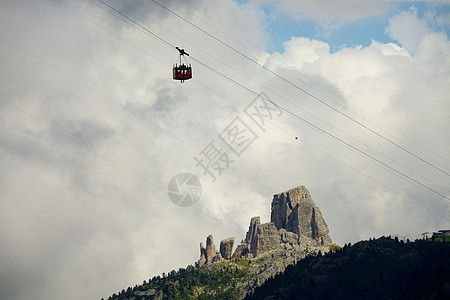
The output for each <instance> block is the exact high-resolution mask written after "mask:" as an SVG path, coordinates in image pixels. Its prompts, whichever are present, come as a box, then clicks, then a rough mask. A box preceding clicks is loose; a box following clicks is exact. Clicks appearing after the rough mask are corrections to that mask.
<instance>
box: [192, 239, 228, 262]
mask: <svg viewBox="0 0 450 300" xmlns="http://www.w3.org/2000/svg"><path fill="white" fill-rule="evenodd" d="M221 259H222V256H221V255H220V253H219V252H218V251H216V247H215V246H214V238H213V236H212V234H210V235H208V237H207V238H206V248H205V247H203V243H200V259H199V260H198V262H197V263H198V265H200V266H202V265H204V264H209V263H212V262H216V261H220V260H221Z"/></svg>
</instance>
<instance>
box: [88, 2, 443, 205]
mask: <svg viewBox="0 0 450 300" xmlns="http://www.w3.org/2000/svg"><path fill="white" fill-rule="evenodd" d="M89 1H90V2H91V0H89ZM98 1H99V2H101V3H103V4H104V5H106V6H107V7H109V8H110V9H112V10H113V11H115V12H116V13H118V14H120V15H121V16H123V17H124V18H126V19H127V20H129V21H131V22H132V23H133V24H135V25H137V26H138V27H139V28H141V29H143V30H144V31H145V32H147V33H149V34H150V35H151V36H152V37H155V36H156V37H157V40H159V41H163V42H164V44H166V45H169V46H170V47H173V48H175V46H174V45H172V44H171V43H169V42H167V41H166V40H164V39H163V38H161V37H160V36H158V35H156V34H155V33H153V32H151V31H150V30H148V29H147V28H146V27H144V26H142V25H141V24H139V23H138V22H136V21H135V20H133V19H131V18H130V17H128V16H126V15H125V14H124V13H122V12H120V11H119V10H117V9H116V8H114V7H112V6H110V5H109V4H108V3H105V2H104V1H103V0H98ZM153 1H154V0H153ZM190 57H191V59H192V60H194V61H196V62H198V63H199V64H201V65H203V66H204V67H206V68H208V69H210V70H211V71H213V72H215V73H217V74H219V75H220V76H222V77H224V78H226V79H228V80H229V81H231V82H233V83H235V84H236V85H238V86H240V87H242V88H243V89H245V90H247V91H248V92H250V93H252V94H254V95H256V96H259V94H258V93H257V92H255V91H253V90H251V89H250V88H248V87H246V86H244V85H243V84H241V83H239V82H237V81H236V80H234V79H232V78H231V77H229V76H227V75H225V74H223V73H221V72H220V71H217V70H216V69H214V68H212V67H210V66H209V65H207V64H205V63H203V62H201V61H199V60H197V59H196V58H195V57H193V56H192V55H190ZM262 98H264V97H262ZM264 99H265V100H266V101H268V102H270V103H272V104H273V105H274V106H276V107H278V108H279V109H281V110H283V111H285V112H286V113H287V114H289V115H290V116H292V117H294V118H295V119H298V120H300V121H302V122H303V123H305V124H307V125H309V126H310V127H312V128H314V129H316V130H318V131H319V132H321V133H323V134H325V135H327V136H329V137H331V138H332V139H334V140H337V141H339V142H341V143H342V144H344V145H346V146H347V147H349V148H351V149H353V150H354V151H356V152H358V153H360V154H362V155H364V156H366V157H367V158H370V159H371V160H372V161H375V162H377V163H379V164H381V165H382V166H384V167H386V168H388V169H389V170H391V171H393V172H394V173H397V174H398V175H401V176H402V177H403V178H406V179H408V180H409V181H410V182H413V183H415V184H416V185H417V186H418V187H419V188H421V189H422V190H424V191H428V192H431V195H434V196H440V197H442V198H443V199H445V200H450V198H448V197H447V196H445V195H443V194H442V193H440V192H438V191H436V190H434V189H432V188H430V187H428V186H427V185H425V184H423V183H421V182H419V181H417V180H416V179H414V178H412V177H410V176H408V175H406V174H404V173H403V172H401V171H399V170H397V169H395V168H393V167H391V166H389V165H388V164H386V163H384V162H382V161H380V160H379V159H377V158H375V157H373V156H372V155H370V154H368V153H366V152H364V151H362V150H360V149H358V148H357V147H355V146H353V145H351V144H349V143H347V142H345V141H344V140H342V139H340V138H338V137H336V136H335V135H333V134H331V133H329V132H327V131H325V130H323V129H322V128H320V127H318V126H317V125H315V124H313V123H311V122H309V121H307V120H306V119H304V118H301V117H300V116H298V115H296V114H295V113H293V112H291V111H289V110H287V109H285V108H284V107H282V106H280V105H279V104H277V103H274V102H273V101H272V100H271V99H268V98H264Z"/></svg>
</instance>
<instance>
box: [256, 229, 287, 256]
mask: <svg viewBox="0 0 450 300" xmlns="http://www.w3.org/2000/svg"><path fill="white" fill-rule="evenodd" d="M280 242H281V238H280V235H279V234H278V230H277V228H276V227H275V224H274V223H272V222H270V223H264V224H258V226H256V234H255V235H254V237H253V238H252V241H251V244H250V252H251V253H252V254H253V256H254V257H256V256H258V255H259V254H261V253H264V252H267V251H270V250H272V249H275V248H278V247H279V246H280Z"/></svg>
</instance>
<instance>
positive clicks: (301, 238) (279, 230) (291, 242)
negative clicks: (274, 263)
mask: <svg viewBox="0 0 450 300" xmlns="http://www.w3.org/2000/svg"><path fill="white" fill-rule="evenodd" d="M331 243H332V242H331V237H330V235H329V231H328V227H327V224H326V223H325V220H324V219H323V217H322V213H321V212H320V209H319V208H318V207H317V206H316V204H315V203H314V201H313V200H312V198H311V195H310V193H309V191H308V189H307V188H306V187H304V186H299V187H296V188H293V189H290V190H289V191H286V192H283V193H279V194H276V195H274V196H273V200H272V211H271V222H268V223H263V224H261V220H260V217H253V218H252V219H251V220H250V225H249V227H248V231H247V233H246V235H245V240H244V241H242V242H241V243H240V244H239V245H238V246H237V248H236V250H235V251H234V253H233V254H231V253H232V249H233V244H234V238H228V239H225V240H223V241H221V242H220V253H219V252H216V250H215V247H214V242H213V237H212V235H210V236H208V238H207V240H206V248H203V245H202V244H200V260H199V261H198V264H199V265H204V264H210V263H212V262H215V261H220V260H223V259H225V260H229V259H232V258H247V259H251V258H254V257H258V256H260V255H262V254H264V253H266V252H269V251H272V250H274V249H278V248H280V247H286V246H289V247H297V246H300V247H318V246H326V245H329V244H331Z"/></svg>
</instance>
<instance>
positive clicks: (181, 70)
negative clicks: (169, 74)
mask: <svg viewBox="0 0 450 300" xmlns="http://www.w3.org/2000/svg"><path fill="white" fill-rule="evenodd" d="M176 48H177V50H178V51H179V52H180V56H179V65H178V60H177V63H175V65H174V66H173V69H172V71H173V79H174V80H180V82H181V83H183V82H184V81H185V80H189V79H191V78H192V68H191V64H189V65H188V64H185V63H182V62H181V57H183V59H184V61H185V62H186V57H185V55H186V56H189V54H188V53H186V52H184V49H180V48H178V47H176Z"/></svg>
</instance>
